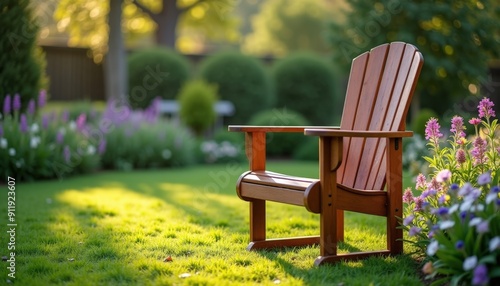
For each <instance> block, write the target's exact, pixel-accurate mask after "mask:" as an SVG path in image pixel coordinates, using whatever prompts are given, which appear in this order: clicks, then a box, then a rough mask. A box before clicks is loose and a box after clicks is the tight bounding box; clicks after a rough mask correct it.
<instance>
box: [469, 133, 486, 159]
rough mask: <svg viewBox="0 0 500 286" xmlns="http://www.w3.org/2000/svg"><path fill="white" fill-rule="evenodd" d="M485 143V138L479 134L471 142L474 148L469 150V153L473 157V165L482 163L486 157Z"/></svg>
mask: <svg viewBox="0 0 500 286" xmlns="http://www.w3.org/2000/svg"><path fill="white" fill-rule="evenodd" d="M486 144H487V142H486V140H484V139H483V138H481V137H479V136H478V137H476V139H475V140H474V142H473V143H472V146H474V148H473V149H472V150H471V152H470V153H471V155H472V157H473V158H474V166H477V165H480V164H483V163H484V162H485V161H486V159H487V157H486V156H485V154H486Z"/></svg>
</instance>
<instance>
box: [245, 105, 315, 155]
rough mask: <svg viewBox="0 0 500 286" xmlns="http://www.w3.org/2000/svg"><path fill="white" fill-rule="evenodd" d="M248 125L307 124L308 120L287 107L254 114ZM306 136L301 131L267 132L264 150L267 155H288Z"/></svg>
mask: <svg viewBox="0 0 500 286" xmlns="http://www.w3.org/2000/svg"><path fill="white" fill-rule="evenodd" d="M249 124H250V125H261V126H307V125H309V122H308V120H307V119H305V118H304V117H303V116H302V115H300V114H299V113H297V112H295V111H292V110H289V109H286V108H284V109H276V108H275V109H272V110H266V111H262V112H260V113H258V114H256V115H255V116H254V117H252V119H251V120H250V123H249ZM305 139H306V137H305V136H304V134H302V133H267V136H266V143H267V144H266V152H267V154H268V155H269V156H290V155H292V154H293V153H294V152H295V151H296V149H297V148H298V147H299V146H301V145H302V143H303V142H304V141H305Z"/></svg>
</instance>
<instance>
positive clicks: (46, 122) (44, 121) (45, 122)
mask: <svg viewBox="0 0 500 286" xmlns="http://www.w3.org/2000/svg"><path fill="white" fill-rule="evenodd" d="M48 127H49V116H48V115H47V114H44V115H42V128H43V129H47V128H48Z"/></svg>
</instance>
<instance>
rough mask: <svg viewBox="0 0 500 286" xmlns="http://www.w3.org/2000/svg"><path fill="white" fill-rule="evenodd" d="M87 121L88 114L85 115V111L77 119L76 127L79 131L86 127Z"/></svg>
mask: <svg viewBox="0 0 500 286" xmlns="http://www.w3.org/2000/svg"><path fill="white" fill-rule="evenodd" d="M86 121H87V115H85V113H82V114H80V115H79V116H78V118H77V119H76V128H77V129H78V130H79V131H83V129H85V123H86Z"/></svg>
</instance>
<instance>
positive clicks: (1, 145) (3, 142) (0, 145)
mask: <svg viewBox="0 0 500 286" xmlns="http://www.w3.org/2000/svg"><path fill="white" fill-rule="evenodd" d="M7 145H8V144H7V139H5V138H0V148H2V149H5V148H7Z"/></svg>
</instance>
